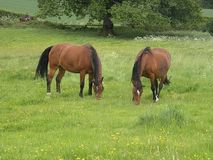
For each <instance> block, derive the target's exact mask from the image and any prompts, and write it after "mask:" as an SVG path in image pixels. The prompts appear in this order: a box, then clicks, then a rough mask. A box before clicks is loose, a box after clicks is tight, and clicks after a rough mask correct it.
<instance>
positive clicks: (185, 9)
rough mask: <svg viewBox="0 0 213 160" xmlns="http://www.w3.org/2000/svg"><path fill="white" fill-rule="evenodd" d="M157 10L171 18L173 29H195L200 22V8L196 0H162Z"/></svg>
mask: <svg viewBox="0 0 213 160" xmlns="http://www.w3.org/2000/svg"><path fill="white" fill-rule="evenodd" d="M159 12H160V13H161V14H162V15H163V16H166V17H169V18H170V19H171V25H172V27H173V28H175V29H197V28H199V27H200V24H201V23H202V18H201V8H200V6H199V3H198V1H197V0H162V1H161V2H160V5H159Z"/></svg>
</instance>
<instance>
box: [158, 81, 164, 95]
mask: <svg viewBox="0 0 213 160" xmlns="http://www.w3.org/2000/svg"><path fill="white" fill-rule="evenodd" d="M164 80H165V78H161V79H160V84H159V91H158V93H157V94H158V97H160V91H161V90H162V88H163V82H164Z"/></svg>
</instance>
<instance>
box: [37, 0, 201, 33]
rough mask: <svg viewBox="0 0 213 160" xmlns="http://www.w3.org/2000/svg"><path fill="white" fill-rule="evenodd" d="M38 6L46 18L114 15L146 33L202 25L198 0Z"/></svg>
mask: <svg viewBox="0 0 213 160" xmlns="http://www.w3.org/2000/svg"><path fill="white" fill-rule="evenodd" d="M38 4H39V5H38V6H39V8H40V13H41V15H43V16H59V17H60V16H62V15H64V14H65V15H67V16H72V15H73V14H75V15H77V16H80V17H84V16H85V15H89V17H90V20H94V19H96V20H98V21H101V20H103V18H104V16H106V15H109V16H111V15H112V17H113V18H114V19H115V20H118V21H120V22H121V23H122V24H123V25H127V26H130V27H133V28H141V29H143V30H147V31H161V30H168V29H170V28H171V27H172V28H174V29H199V28H200V26H201V23H202V18H201V9H200V7H199V3H198V2H197V0H155V1H147V0H142V1H131V0H124V1H122V0H117V1H114V0H103V1H95V0H90V1H78V0H74V1H68V0H38Z"/></svg>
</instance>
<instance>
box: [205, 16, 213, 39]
mask: <svg viewBox="0 0 213 160" xmlns="http://www.w3.org/2000/svg"><path fill="white" fill-rule="evenodd" d="M206 30H207V31H208V32H209V33H211V35H213V18H208V20H207V23H206Z"/></svg>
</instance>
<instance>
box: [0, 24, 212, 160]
mask: <svg viewBox="0 0 213 160" xmlns="http://www.w3.org/2000/svg"><path fill="white" fill-rule="evenodd" d="M0 40H1V43H0V82H1V83H0V111H1V112H0V117H1V118H0V142H1V143H0V159H2V160H11V159H13V160H15V159H17V160H24V159H27V160H45V159H53V160H73V159H76V160H80V159H81V160H102V159H104V160H105V159H108V160H115V159H116V160H117V159H122V160H124V159H125V160H126V159H128V160H132V159H151V160H167V159H172V160H178V159H179V160H183V159H185V160H189V159H191V160H194V159H195V160H210V159H212V158H213V125H212V124H213V111H212V104H213V98H212V97H213V92H212V89H213V81H212V79H213V74H212V71H213V63H212V58H213V46H212V43H213V39H206V40H205V39H199V37H198V38H194V39H190V38H184V37H183V38H171V39H168V38H166V37H154V38H153V37H149V38H137V40H135V39H127V38H123V39H122V38H119V37H115V38H104V37H100V36H99V35H98V34H97V33H96V32H93V31H90V32H88V31H87V32H78V31H76V32H72V31H67V30H59V29H53V28H45V27H41V28H32V27H24V28H22V27H19V28H16V27H11V28H1V29H0ZM61 42H70V43H76V44H85V43H90V44H92V45H93V46H94V47H95V48H96V49H97V51H98V53H99V55H100V58H101V61H102V64H103V75H104V82H105V83H104V86H105V91H104V95H103V99H102V100H100V101H97V100H95V98H94V96H92V97H90V96H87V95H86V93H87V89H88V86H87V85H88V83H86V85H85V89H84V93H85V97H84V98H83V99H81V98H80V97H79V96H78V92H79V75H78V74H71V73H66V75H65V77H64V79H63V80H62V93H61V94H60V95H58V94H56V92H55V82H54V81H53V83H52V95H51V96H50V97H48V96H46V82H45V81H44V80H33V77H34V72H35V68H36V65H37V62H38V58H39V56H40V54H41V52H42V51H43V50H44V49H45V48H46V47H48V46H50V45H52V44H56V43H61ZM146 46H151V47H163V48H166V49H168V50H169V51H170V52H171V55H172V66H171V69H170V71H169V76H171V77H172V78H171V81H172V83H171V85H170V86H169V87H165V88H164V89H163V91H162V95H161V99H160V101H159V102H158V103H153V102H152V98H151V90H150V84H149V81H148V80H147V79H143V80H142V81H143V83H144V85H145V86H146V87H145V88H144V93H143V96H142V103H141V105H139V106H135V105H134V104H132V101H131V98H132V95H131V83H130V78H131V70H132V66H133V62H134V59H135V56H136V55H137V53H138V51H139V50H141V49H142V48H144V47H146Z"/></svg>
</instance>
